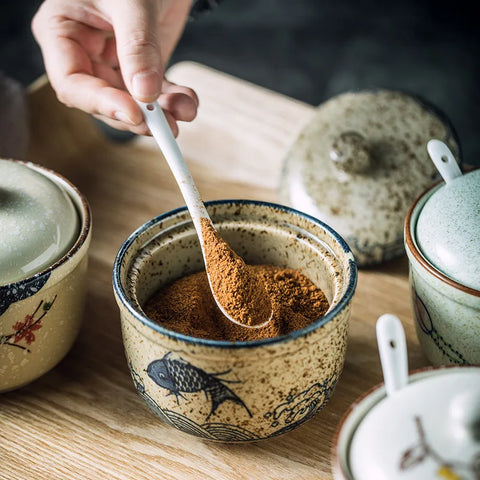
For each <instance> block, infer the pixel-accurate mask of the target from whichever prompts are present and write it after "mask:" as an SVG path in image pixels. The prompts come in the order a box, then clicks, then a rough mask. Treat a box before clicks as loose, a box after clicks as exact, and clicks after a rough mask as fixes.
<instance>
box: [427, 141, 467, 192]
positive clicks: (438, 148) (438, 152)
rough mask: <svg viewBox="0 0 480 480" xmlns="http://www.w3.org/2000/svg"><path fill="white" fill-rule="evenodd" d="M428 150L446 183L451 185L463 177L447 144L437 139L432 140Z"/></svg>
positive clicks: (428, 144)
mask: <svg viewBox="0 0 480 480" xmlns="http://www.w3.org/2000/svg"><path fill="white" fill-rule="evenodd" d="M427 150H428V154H429V155H430V158H431V159H432V161H433V163H434V164H435V167H437V170H438V172H439V173H440V175H441V176H442V178H443V179H444V180H445V183H449V182H451V181H452V180H454V179H455V178H457V177H460V176H461V175H462V171H461V170H460V167H459V166H458V163H457V161H456V160H455V157H454V156H453V153H452V152H451V151H450V149H449V148H448V147H447V145H446V144H445V143H443V142H441V141H440V140H437V139H433V140H430V141H429V142H428V143H427Z"/></svg>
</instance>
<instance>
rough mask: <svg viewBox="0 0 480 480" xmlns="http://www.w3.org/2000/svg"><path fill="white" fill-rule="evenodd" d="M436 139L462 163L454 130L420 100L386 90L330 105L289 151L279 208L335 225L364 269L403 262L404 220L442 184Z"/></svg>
mask: <svg viewBox="0 0 480 480" xmlns="http://www.w3.org/2000/svg"><path fill="white" fill-rule="evenodd" d="M432 136H434V137H435V138H439V139H441V140H443V141H444V142H445V143H447V144H448V145H449V146H450V148H451V149H452V151H453V152H454V154H455V156H456V157H457V158H460V156H459V155H460V152H459V149H460V148H459V145H458V142H457V140H456V136H455V135H454V132H453V130H452V128H451V126H450V123H449V122H448V121H447V119H446V118H444V116H443V115H442V114H441V113H440V112H437V111H436V110H434V109H433V107H431V106H429V105H427V104H426V103H425V102H424V101H423V100H422V101H421V100H419V99H417V98H415V97H413V96H411V95H408V94H406V93H402V92H396V91H389V90H375V91H361V92H347V93H344V94H341V95H338V96H336V97H333V98H331V99H330V100H328V101H327V102H325V103H323V104H321V105H320V106H319V107H318V110H317V113H316V114H315V116H314V117H313V119H312V120H311V121H310V122H309V123H308V124H307V125H305V127H304V128H303V130H302V132H301V133H300V135H299V136H298V138H297V140H296V142H295V143H294V144H293V145H292V147H291V148H290V150H289V152H288V154H287V157H286V159H285V163H284V170H283V174H282V181H281V185H280V188H279V192H278V196H279V199H280V202H281V203H284V204H286V205H290V206H292V207H293V208H296V209H298V210H301V211H304V212H306V213H308V214H310V215H313V216H314V217H316V218H319V219H320V220H322V221H324V222H325V223H327V224H328V225H331V226H332V227H333V228H334V229H335V230H336V231H338V232H339V233H340V234H341V235H342V236H343V238H345V240H346V241H347V243H348V244H349V246H350V247H351V249H352V251H353V253H354V255H355V259H356V261H357V263H358V265H359V266H367V265H373V264H377V263H381V262H383V261H386V260H389V259H392V258H394V257H397V256H399V255H402V254H403V253H404V249H403V223H404V219H405V214H406V213H407V210H408V208H409V206H410V205H411V203H412V202H413V201H414V199H415V198H416V197H417V195H419V194H420V193H421V192H422V191H423V190H424V189H425V188H427V187H428V186H429V185H431V183H432V182H433V181H434V180H435V179H436V178H438V174H437V171H436V169H435V167H434V165H433V164H432V162H431V160H430V158H429V156H428V153H427V150H426V148H425V145H426V143H427V141H428V140H429V139H430V138H432Z"/></svg>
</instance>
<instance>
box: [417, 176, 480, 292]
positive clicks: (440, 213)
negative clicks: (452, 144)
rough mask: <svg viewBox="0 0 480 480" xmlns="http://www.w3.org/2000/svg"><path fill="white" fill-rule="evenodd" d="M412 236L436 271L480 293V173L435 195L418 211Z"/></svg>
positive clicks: (447, 186) (459, 179)
mask: <svg viewBox="0 0 480 480" xmlns="http://www.w3.org/2000/svg"><path fill="white" fill-rule="evenodd" d="M415 236H416V241H417V244H418V247H419V248H420V251H421V252H422V254H423V255H424V257H425V258H426V259H427V260H428V261H429V262H430V263H431V264H432V265H433V266H434V267H435V268H437V269H438V270H440V271H441V272H442V273H444V274H445V275H447V276H448V277H450V278H451V279H452V280H455V281H456V282H458V283H461V284H462V285H465V286H467V287H470V288H473V289H475V290H480V170H475V171H473V172H470V173H467V174H465V175H462V176H460V177H457V178H455V179H454V180H452V181H450V182H448V184H443V185H442V186H441V187H440V188H438V189H437V190H435V191H434V193H433V194H432V195H431V197H430V198H428V200H427V201H426V203H425V205H424V206H423V208H422V210H421V211H420V214H419V216H418V220H417V226H416V235H415Z"/></svg>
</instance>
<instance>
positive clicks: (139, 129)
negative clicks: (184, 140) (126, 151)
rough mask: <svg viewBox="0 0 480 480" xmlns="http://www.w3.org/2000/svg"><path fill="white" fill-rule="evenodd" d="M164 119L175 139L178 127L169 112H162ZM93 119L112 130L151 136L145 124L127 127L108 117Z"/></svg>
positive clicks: (101, 116) (100, 116)
mask: <svg viewBox="0 0 480 480" xmlns="http://www.w3.org/2000/svg"><path fill="white" fill-rule="evenodd" d="M164 114H165V118H166V119H167V122H168V125H169V126H170V129H171V130H172V133H173V135H174V136H175V137H177V136H178V125H177V122H176V121H175V118H173V116H172V114H171V113H170V112H164ZM94 117H95V118H97V119H98V120H101V121H102V122H104V123H106V124H107V125H110V126H111V127H113V128H116V129H118V130H129V131H131V132H132V133H136V134H137V135H151V133H150V130H149V128H148V127H147V125H146V123H145V122H142V123H140V124H139V125H128V124H126V123H125V122H122V121H119V120H116V119H112V118H110V117H106V116H104V115H94Z"/></svg>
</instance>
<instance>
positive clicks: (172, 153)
mask: <svg viewBox="0 0 480 480" xmlns="http://www.w3.org/2000/svg"><path fill="white" fill-rule="evenodd" d="M137 103H138V105H139V106H140V108H141V109H142V112H143V115H144V117H145V122H146V124H147V126H148V128H149V129H150V132H151V133H152V135H153V138H154V139H155V140H156V142H157V144H158V146H159V147H160V150H161V151H162V153H163V156H164V157H165V160H166V161H167V163H168V166H169V167H170V170H171V171H172V173H173V176H174V177H175V180H176V181H177V183H178V186H179V187H180V191H181V192H182V195H183V198H184V199H185V203H186V204H187V207H188V210H189V212H190V215H191V217H192V220H193V224H194V226H195V230H196V231H197V233H198V236H199V238H203V237H202V229H201V225H200V219H201V218H206V219H208V220H209V221H210V222H211V220H210V216H209V215H208V212H207V209H206V208H205V205H204V203H203V200H202V198H201V197H200V193H199V192H198V190H197V187H196V185H195V182H194V181H193V178H192V175H191V173H190V170H189V169H188V167H187V164H186V163H185V160H184V158H183V155H182V153H181V151H180V149H179V148H178V143H177V141H176V140H175V137H174V136H173V133H172V131H171V130H170V125H169V124H168V122H167V119H166V118H165V115H164V113H163V110H162V109H161V108H160V105H159V104H158V103H157V102H152V103H142V102H138V101H137Z"/></svg>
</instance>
